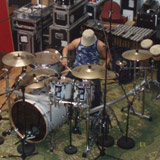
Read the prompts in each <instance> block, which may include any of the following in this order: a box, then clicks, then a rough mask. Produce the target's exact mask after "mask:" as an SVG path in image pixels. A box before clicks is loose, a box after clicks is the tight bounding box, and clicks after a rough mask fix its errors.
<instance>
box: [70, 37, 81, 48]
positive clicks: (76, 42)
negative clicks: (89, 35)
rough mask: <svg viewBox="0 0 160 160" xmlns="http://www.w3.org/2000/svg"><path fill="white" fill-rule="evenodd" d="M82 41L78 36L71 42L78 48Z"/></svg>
mask: <svg viewBox="0 0 160 160" xmlns="http://www.w3.org/2000/svg"><path fill="white" fill-rule="evenodd" d="M80 41H81V38H76V39H74V40H73V41H72V42H71V44H72V45H73V46H74V47H75V48H77V47H78V45H79V43H80Z"/></svg>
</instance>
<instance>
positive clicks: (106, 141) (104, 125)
mask: <svg viewBox="0 0 160 160" xmlns="http://www.w3.org/2000/svg"><path fill="white" fill-rule="evenodd" d="M109 18H110V35H111V19H112V1H111V8H110V17H109ZM102 30H103V32H104V37H105V42H106V44H107V47H108V51H109V54H110V58H111V61H112V56H111V52H110V47H109V44H108V40H107V37H106V34H105V31H104V27H102ZM106 62H107V53H106ZM106 98H107V66H106V68H105V87H104V106H103V109H102V122H101V133H102V135H101V136H99V137H97V142H96V144H97V147H98V149H99V150H100V155H99V156H98V157H96V158H95V159H98V158H99V157H101V156H105V155H106V154H105V147H110V146H112V145H114V139H113V137H111V136H109V135H108V132H109V125H111V121H110V119H109V115H108V114H107V113H106ZM100 146H101V147H100ZM108 156H109V157H111V158H115V157H113V156H110V155H108Z"/></svg>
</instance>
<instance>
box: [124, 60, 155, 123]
mask: <svg viewBox="0 0 160 160" xmlns="http://www.w3.org/2000/svg"><path fill="white" fill-rule="evenodd" d="M144 80H145V83H147V85H148V80H147V79H146V69H145V74H144ZM133 83H134V89H135V86H136V61H134V82H133ZM142 89H143V93H142V112H141V113H139V112H135V110H134V108H133V106H132V105H133V102H134V99H135V96H136V93H135V95H134V98H133V100H132V102H131V109H132V110H131V111H130V112H131V113H132V114H133V115H136V116H138V117H140V118H145V119H148V120H149V121H151V120H152V117H150V116H147V115H145V114H144V108H145V107H144V104H145V85H144V86H143V88H142ZM125 108H126V107H123V108H122V111H125ZM127 108H128V107H127Z"/></svg>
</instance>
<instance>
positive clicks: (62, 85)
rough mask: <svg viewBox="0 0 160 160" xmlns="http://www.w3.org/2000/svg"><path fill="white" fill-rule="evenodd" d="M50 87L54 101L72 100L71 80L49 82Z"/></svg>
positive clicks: (63, 78) (64, 78)
mask: <svg viewBox="0 0 160 160" xmlns="http://www.w3.org/2000/svg"><path fill="white" fill-rule="evenodd" d="M50 86H51V92H52V93H53V96H54V98H55V99H56V100H70V99H71V98H72V90H73V81H72V79H70V78H66V77H61V78H60V80H57V81H51V82H50Z"/></svg>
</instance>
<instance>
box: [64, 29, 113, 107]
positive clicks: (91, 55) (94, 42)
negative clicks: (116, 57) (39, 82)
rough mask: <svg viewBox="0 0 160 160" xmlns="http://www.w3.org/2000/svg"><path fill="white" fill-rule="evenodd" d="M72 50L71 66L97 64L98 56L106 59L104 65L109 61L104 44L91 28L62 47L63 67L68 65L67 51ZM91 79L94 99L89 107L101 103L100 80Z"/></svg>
mask: <svg viewBox="0 0 160 160" xmlns="http://www.w3.org/2000/svg"><path fill="white" fill-rule="evenodd" d="M72 50H76V58H75V62H74V63H73V68H75V67H77V66H80V65H86V64H99V60H100V58H103V59H106V60H105V61H104V64H103V66H105V67H106V66H107V65H108V64H109V62H110V56H109V54H108V53H107V51H106V50H107V49H106V45H105V44H104V43H103V42H102V41H101V40H98V39H97V37H96V35H95V33H94V31H93V30H91V29H86V30H85V31H84V32H83V33H82V37H79V38H77V39H74V40H73V41H72V42H71V43H70V44H68V45H67V46H65V47H64V49H63V51H62V56H63V59H62V65H63V66H65V67H66V66H68V57H67V56H68V52H69V51H72ZM71 78H72V77H71ZM73 78H75V77H73ZM75 79H76V78H75ZM93 81H94V83H95V99H94V101H93V102H92V106H91V107H96V106H98V105H100V104H101V96H102V93H101V85H100V80H98V79H96V80H93Z"/></svg>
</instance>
